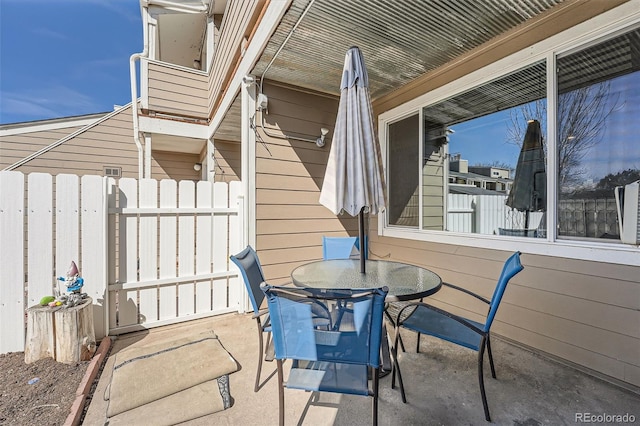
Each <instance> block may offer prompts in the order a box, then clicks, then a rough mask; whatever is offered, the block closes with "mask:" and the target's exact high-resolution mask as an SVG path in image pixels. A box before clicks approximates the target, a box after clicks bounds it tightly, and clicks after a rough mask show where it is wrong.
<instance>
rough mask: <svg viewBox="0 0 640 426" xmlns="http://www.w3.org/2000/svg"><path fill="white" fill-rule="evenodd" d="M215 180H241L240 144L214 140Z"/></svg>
mask: <svg viewBox="0 0 640 426" xmlns="http://www.w3.org/2000/svg"><path fill="white" fill-rule="evenodd" d="M214 147H215V150H214V158H215V165H214V167H215V179H214V180H215V181H216V182H231V181H234V180H240V176H241V174H240V163H241V153H240V144H239V143H237V142H228V141H220V140H216V141H215V142H214Z"/></svg>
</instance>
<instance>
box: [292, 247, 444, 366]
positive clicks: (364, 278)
mask: <svg viewBox="0 0 640 426" xmlns="http://www.w3.org/2000/svg"><path fill="white" fill-rule="evenodd" d="M365 271H366V272H364V273H362V272H360V260H359V259H334V260H320V261H316V262H311V263H307V264H305V265H301V266H299V267H297V268H296V269H294V270H293V272H292V273H291V279H292V280H293V283H294V284H295V285H296V286H298V287H316V288H334V289H339V288H351V289H358V288H379V287H383V286H386V287H387V288H388V289H389V292H388V293H387V297H386V298H385V302H398V301H407V300H415V299H422V298H423V297H427V296H430V295H432V294H433V293H435V292H437V291H438V290H440V288H441V287H442V279H441V278H440V276H438V275H437V274H436V273H434V272H432V271H430V270H428V269H425V268H421V267H420V266H415V265H409V264H406V263H400V262H392V261H386V260H367V261H366V263H365ZM388 318H390V315H388ZM390 319H391V318H390ZM391 322H392V323H393V319H391ZM382 327H383V335H385V336H386V335H387V332H386V326H385V325H384V323H383V326H382ZM381 354H382V369H381V371H380V375H381V376H384V375H386V374H389V373H390V372H391V358H390V355H389V342H388V339H382V348H381Z"/></svg>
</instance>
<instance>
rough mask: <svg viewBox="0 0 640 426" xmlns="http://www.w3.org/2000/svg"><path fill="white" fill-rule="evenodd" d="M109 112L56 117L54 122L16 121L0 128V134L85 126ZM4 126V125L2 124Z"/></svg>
mask: <svg viewBox="0 0 640 426" xmlns="http://www.w3.org/2000/svg"><path fill="white" fill-rule="evenodd" d="M107 114H109V113H108V112H105V113H103V114H98V115H93V116H91V117H88V118H76V119H56V120H52V122H48V120H43V121H35V122H31V123H15V124H9V125H6V126H7V128H0V136H12V135H21V134H23V133H33V132H48V131H50V130H59V129H67V128H69V127H84V126H88V125H89V124H92V123H95V122H96V121H98V120H99V119H101V118H102V117H104V116H105V115H107ZM0 127H4V126H0Z"/></svg>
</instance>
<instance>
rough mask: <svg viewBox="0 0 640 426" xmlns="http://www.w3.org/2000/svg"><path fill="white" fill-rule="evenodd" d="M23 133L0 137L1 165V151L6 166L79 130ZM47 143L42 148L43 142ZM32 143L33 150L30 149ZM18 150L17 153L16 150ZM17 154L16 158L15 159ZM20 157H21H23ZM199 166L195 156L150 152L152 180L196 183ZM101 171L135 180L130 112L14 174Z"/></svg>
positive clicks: (122, 112)
mask: <svg viewBox="0 0 640 426" xmlns="http://www.w3.org/2000/svg"><path fill="white" fill-rule="evenodd" d="M68 130H69V131H63V132H60V131H55V132H53V131H52V132H36V133H34V134H35V135H36V136H37V137H35V138H32V137H31V136H32V135H34V134H31V133H23V134H21V135H15V136H7V137H3V138H2V140H0V142H1V143H2V162H3V168H4V167H6V165H4V162H5V158H4V157H5V151H6V152H11V153H14V154H11V159H10V160H9V161H10V164H13V163H15V162H16V161H18V160H22V159H23V158H25V157H27V156H29V155H31V154H33V153H34V152H36V151H38V150H40V149H42V148H45V147H46V146H49V145H51V144H53V143H55V142H57V141H59V140H62V139H64V138H66V137H67V136H69V135H70V134H72V133H74V132H75V131H77V130H79V129H77V128H69V129H68ZM45 141H46V142H48V143H47V144H46V145H44V142H45ZM32 143H35V146H33V145H32ZM43 145H44V146H43ZM17 148H20V151H19V150H18V149H17ZM18 153H20V156H19V157H18ZM23 153H24V155H23ZM197 162H199V156H198V155H197V154H180V153H163V152H158V151H154V152H153V156H152V176H153V178H154V179H176V180H181V179H188V180H200V173H199V172H196V171H195V170H193V165H194V164H195V163H197ZM104 167H121V168H122V177H132V178H137V177H138V149H137V147H136V144H135V142H134V140H133V125H132V117H131V108H130V107H127V108H122V109H121V110H119V111H118V112H117V113H115V114H114V115H113V116H112V117H110V118H107V119H106V120H104V121H102V122H100V123H99V124H96V125H94V126H88V127H87V129H86V130H85V131H83V132H81V133H79V134H78V135H76V136H75V137H73V138H71V139H69V140H66V141H64V142H63V143H61V144H60V145H58V146H55V147H52V148H51V149H50V150H48V151H46V152H44V153H42V154H40V155H39V156H37V157H35V158H33V159H31V160H29V161H28V162H26V163H25V164H23V165H21V166H19V167H17V168H16V169H15V170H16V171H20V172H23V173H25V174H28V173H32V172H42V173H50V174H52V175H57V174H60V173H68V174H76V175H78V176H83V175H100V176H103V175H104Z"/></svg>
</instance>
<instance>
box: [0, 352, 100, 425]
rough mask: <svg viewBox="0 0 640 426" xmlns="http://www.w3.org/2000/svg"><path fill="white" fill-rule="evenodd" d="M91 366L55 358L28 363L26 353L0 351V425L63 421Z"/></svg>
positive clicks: (55, 423)
mask: <svg viewBox="0 0 640 426" xmlns="http://www.w3.org/2000/svg"><path fill="white" fill-rule="evenodd" d="M88 366H89V361H84V362H80V363H76V364H63V363H61V362H56V361H55V360H54V359H52V358H45V359H41V360H39V361H36V362H34V363H31V364H25V362H24V352H11V353H8V354H0V425H4V424H6V425H25V426H26V425H35V424H37V425H62V424H64V421H65V420H66V418H67V416H68V415H69V412H70V409H71V405H72V404H73V401H74V400H75V397H76V390H77V389H78V385H79V384H80V382H81V381H82V378H83V377H84V374H85V372H86V371H87V367H88ZM30 382H31V383H32V384H29V383H30Z"/></svg>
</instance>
